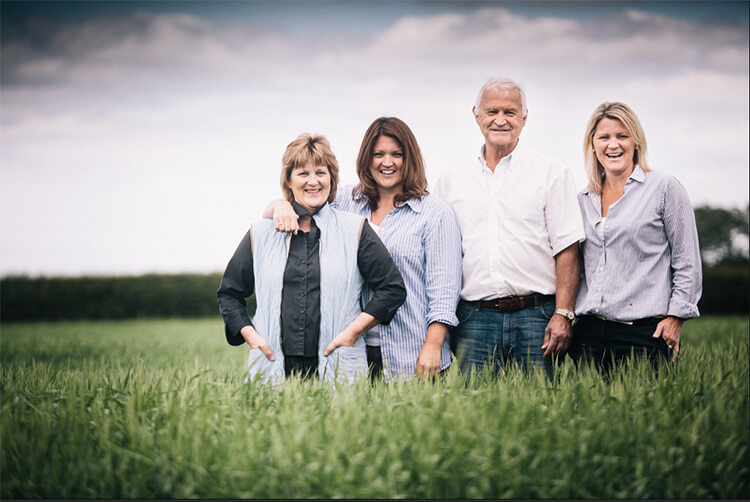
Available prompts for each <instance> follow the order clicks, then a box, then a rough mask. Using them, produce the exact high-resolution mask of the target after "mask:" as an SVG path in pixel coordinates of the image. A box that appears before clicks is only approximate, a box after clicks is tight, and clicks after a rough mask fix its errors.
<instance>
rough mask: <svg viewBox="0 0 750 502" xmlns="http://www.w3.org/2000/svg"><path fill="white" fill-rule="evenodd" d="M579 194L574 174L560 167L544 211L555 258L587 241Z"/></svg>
mask: <svg viewBox="0 0 750 502" xmlns="http://www.w3.org/2000/svg"><path fill="white" fill-rule="evenodd" d="M577 192H578V191H577V190H576V187H575V180H574V179H573V173H572V172H571V171H570V169H568V168H567V167H564V166H560V168H559V170H558V171H557V175H556V176H555V177H554V178H553V180H552V183H551V185H550V187H549V189H548V191H547V199H546V203H545V209H544V214H545V219H546V221H547V230H548V232H549V242H550V247H551V248H552V255H553V256H554V255H557V254H558V253H560V252H561V251H562V250H564V249H566V248H567V247H568V246H570V245H571V244H574V243H576V242H583V241H584V240H585V239H586V233H585V232H584V230H583V218H582V217H581V209H580V206H579V204H578V196H577Z"/></svg>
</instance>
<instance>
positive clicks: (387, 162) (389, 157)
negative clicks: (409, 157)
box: [370, 135, 404, 194]
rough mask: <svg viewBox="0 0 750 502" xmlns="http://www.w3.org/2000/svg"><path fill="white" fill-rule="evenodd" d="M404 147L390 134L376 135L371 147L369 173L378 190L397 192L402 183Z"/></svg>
mask: <svg viewBox="0 0 750 502" xmlns="http://www.w3.org/2000/svg"><path fill="white" fill-rule="evenodd" d="M403 169H404V149H403V148H402V147H401V145H400V144H399V143H398V141H396V140H395V139H393V138H391V137H390V136H385V135H381V136H379V137H378V139H377V141H376V142H375V145H374V146H373V149H372V163H371V164H370V175H371V176H372V179H373V180H375V184H376V185H377V187H378V191H379V192H381V194H382V193H383V192H399V191H400V190H401V186H402V185H403V183H404V171H403Z"/></svg>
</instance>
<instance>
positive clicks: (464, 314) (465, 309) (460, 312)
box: [456, 302, 476, 324]
mask: <svg viewBox="0 0 750 502" xmlns="http://www.w3.org/2000/svg"><path fill="white" fill-rule="evenodd" d="M475 310H476V309H475V308H474V307H473V306H472V304H470V303H464V302H459V304H458V308H457V309H456V317H458V322H459V324H461V323H465V322H466V321H468V320H469V318H470V317H471V314H473V313H474V311H475Z"/></svg>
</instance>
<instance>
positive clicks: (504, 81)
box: [474, 77, 529, 117]
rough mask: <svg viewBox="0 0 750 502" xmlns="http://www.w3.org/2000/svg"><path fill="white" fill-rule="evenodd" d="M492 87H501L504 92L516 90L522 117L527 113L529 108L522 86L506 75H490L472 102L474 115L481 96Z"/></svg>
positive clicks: (477, 111) (477, 112)
mask: <svg viewBox="0 0 750 502" xmlns="http://www.w3.org/2000/svg"><path fill="white" fill-rule="evenodd" d="M494 89H502V90H504V91H506V92H510V91H512V90H514V89H515V90H517V91H518V92H519V94H521V112H522V115H523V116H524V117H526V115H528V113H529V109H528V108H527V107H526V93H525V92H523V88H521V86H520V85H519V84H518V83H517V82H516V81H514V80H512V79H509V78H507V77H491V78H490V79H489V80H487V82H485V84H484V85H483V86H482V88H481V89H479V94H477V101H476V103H475V104H474V115H479V105H480V104H481V103H482V96H484V93H485V92H487V91H491V90H494Z"/></svg>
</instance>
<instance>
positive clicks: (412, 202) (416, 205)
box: [403, 195, 424, 213]
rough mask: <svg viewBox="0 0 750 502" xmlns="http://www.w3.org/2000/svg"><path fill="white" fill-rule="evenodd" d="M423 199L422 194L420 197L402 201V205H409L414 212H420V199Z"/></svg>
mask: <svg viewBox="0 0 750 502" xmlns="http://www.w3.org/2000/svg"><path fill="white" fill-rule="evenodd" d="M423 199H424V195H423V196H421V197H412V198H411V199H409V200H407V201H406V202H404V204H403V205H404V206H409V207H410V208H411V210H412V211H414V212H415V213H421V212H422V201H423Z"/></svg>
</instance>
